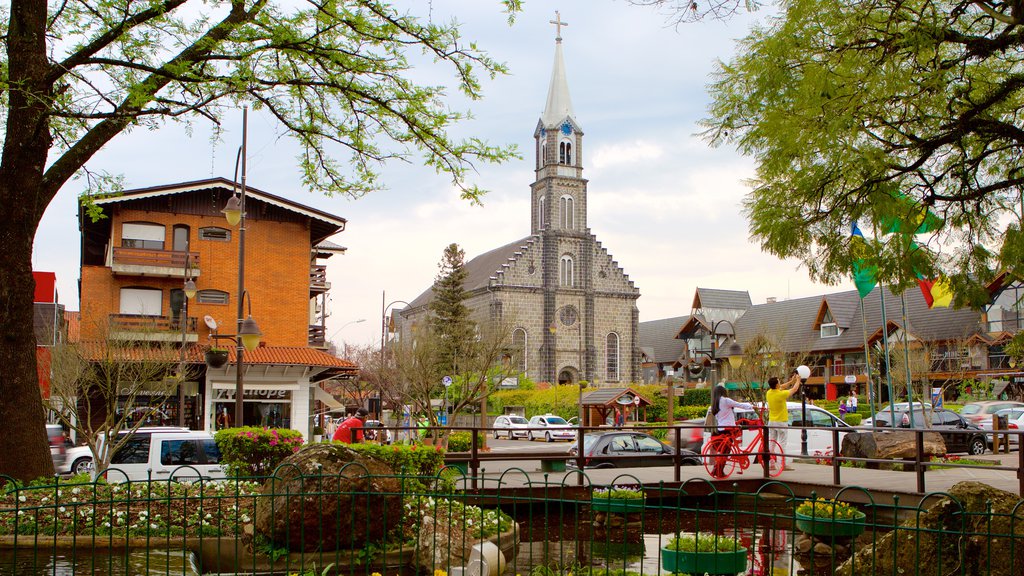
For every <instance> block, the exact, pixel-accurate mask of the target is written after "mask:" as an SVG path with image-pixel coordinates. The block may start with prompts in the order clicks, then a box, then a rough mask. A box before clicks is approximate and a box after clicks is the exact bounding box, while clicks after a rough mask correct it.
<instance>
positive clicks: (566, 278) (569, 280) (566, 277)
mask: <svg viewBox="0 0 1024 576" xmlns="http://www.w3.org/2000/svg"><path fill="white" fill-rule="evenodd" d="M573 268H574V263H573V259H572V256H569V255H568V254H566V255H565V256H562V259H561V260H560V261H559V263H558V283H559V285H561V286H567V287H569V288H572V287H573V286H575V285H576V284H575V282H574V280H575V278H574V275H573Z"/></svg>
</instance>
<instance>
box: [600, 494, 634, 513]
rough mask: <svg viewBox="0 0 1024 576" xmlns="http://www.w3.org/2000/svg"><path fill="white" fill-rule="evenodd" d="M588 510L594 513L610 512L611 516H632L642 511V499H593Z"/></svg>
mask: <svg viewBox="0 0 1024 576" xmlns="http://www.w3.org/2000/svg"><path fill="white" fill-rule="evenodd" d="M590 509H591V510H593V511H595V512H611V513H613V514H633V513H636V512H643V511H644V499H643V498H629V499H625V498H593V499H591V500H590Z"/></svg>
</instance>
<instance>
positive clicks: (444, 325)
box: [430, 244, 476, 377]
mask: <svg viewBox="0 0 1024 576" xmlns="http://www.w3.org/2000/svg"><path fill="white" fill-rule="evenodd" d="M465 259H466V252H465V251H464V250H462V248H459V245H458V244H449V245H448V246H447V247H446V248H445V249H444V256H442V258H441V262H440V264H438V268H439V270H438V273H437V278H436V279H435V280H434V294H433V298H431V300H430V311H431V312H432V313H433V314H432V315H431V317H430V330H431V332H433V333H434V335H435V336H436V337H437V346H438V352H437V362H438V364H439V368H440V370H441V371H442V372H446V373H447V374H448V375H450V376H453V377H454V376H456V375H458V374H461V373H462V372H463V371H464V368H465V366H464V365H465V364H466V362H467V360H466V359H467V358H468V357H469V356H470V348H471V347H472V345H473V341H474V339H475V337H476V324H475V323H474V322H473V320H472V319H471V318H470V317H469V307H468V306H466V297H467V296H468V295H467V294H466V288H465V283H466V276H467V274H468V273H467V271H466V267H465V262H464V261H465Z"/></svg>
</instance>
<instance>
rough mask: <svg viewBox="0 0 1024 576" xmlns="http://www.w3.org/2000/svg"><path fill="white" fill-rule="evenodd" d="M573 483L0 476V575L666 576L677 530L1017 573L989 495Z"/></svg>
mask: <svg viewBox="0 0 1024 576" xmlns="http://www.w3.org/2000/svg"><path fill="white" fill-rule="evenodd" d="M570 474H571V475H572V476H582V477H583V479H584V482H583V483H582V485H577V484H576V483H575V482H560V481H557V479H555V480H552V479H551V478H545V479H544V480H541V481H535V480H533V479H532V478H531V477H530V476H529V475H528V474H526V473H525V472H523V471H521V470H509V471H506V472H505V473H503V474H502V475H501V477H500V478H498V479H497V481H496V482H495V487H494V488H491V489H486V490H483V489H482V490H468V489H466V481H465V478H464V477H463V476H462V474H461V473H459V472H456V471H453V470H452V469H450V468H445V469H442V470H440V471H439V472H438V473H437V474H436V475H434V476H427V477H423V476H408V475H404V474H402V471H395V473H393V474H369V472H368V470H367V468H366V467H364V466H363V465H361V464H350V465H348V466H346V467H344V468H342V469H341V470H340V471H339V472H338V473H337V474H324V475H308V474H302V473H300V472H299V471H298V469H296V468H295V467H293V466H289V465H285V466H283V467H280V468H278V470H277V472H276V474H275V476H273V477H269V478H252V479H245V480H242V479H230V480H224V481H207V482H197V483H185V482H174V481H164V480H161V481H147V482H135V483H125V484H117V485H113V484H106V483H104V482H102V481H100V482H95V483H92V482H76V483H68V482H62V481H59V480H58V481H55V482H54V483H53V484H51V485H31V486H19V485H17V484H16V483H14V482H13V481H12V480H11V479H9V478H0V484H3V485H4V486H5V488H3V489H2V490H0V574H2V575H5V576H6V575H8V574H18V575H19V576H21V575H30V574H68V575H74V574H102V575H106V576H115V575H122V574H154V575H155V574H168V575H169V574H179V575H186V574H188V575H193V574H214V573H216V574H281V575H285V574H287V575H293V574H299V575H303V576H312V575H314V574H315V575H317V576H322V575H324V574H348V575H356V574H358V575H363V576H371V575H373V574H381V575H387V576H392V575H401V574H415V573H419V574H435V575H437V574H438V572H437V571H442V572H443V573H445V574H448V575H452V576H456V575H463V576H465V575H467V574H480V575H481V576H498V575H499V574H503V575H509V576H511V575H523V574H531V575H534V576H569V575H570V574H571V575H573V576H576V575H581V574H585V575H589V576H624V575H639V576H642V575H644V574H659V575H660V574H662V573H669V572H681V571H682V570H680V569H679V568H678V567H676V568H666V566H665V564H664V562H665V561H666V559H667V555H665V553H664V552H663V550H664V549H665V548H668V547H670V543H671V542H672V541H673V539H674V538H675V536H676V535H677V534H680V535H684V536H685V535H686V534H690V535H696V539H697V541H698V545H700V543H701V542H703V543H704V544H705V545H715V546H717V547H718V549H719V550H722V549H730V550H731V549H732V548H731V547H730V546H727V545H726V544H727V543H728V542H729V541H730V540H735V542H736V543H737V544H738V546H739V548H740V550H739V551H738V553H739V556H740V562H741V566H742V568H740V571H742V573H744V574H751V575H753V574H757V575H766V574H779V573H786V574H798V573H799V574H807V575H808V576H818V575H825V574H829V575H831V574H839V575H853V574H873V575H879V576H881V575H884V576H915V575H935V576H939V575H942V576H947V575H968V574H970V575H975V574H978V575H983V576H996V575H999V576H1001V575H1016V574H1021V573H1024V510H1022V509H1021V502H1020V501H1019V500H1018V499H1017V498H1015V497H1008V496H1007V495H1005V493H999V492H998V491H994V490H991V489H986V488H985V487H983V486H982V487H973V486H968V487H963V488H962V489H960V488H958V489H957V490H954V491H953V493H950V494H942V493H936V494H927V495H924V496H923V497H922V498H920V499H919V500H914V501H911V502H908V501H907V500H908V499H907V498H905V497H902V498H901V497H899V496H890V497H883V496H879V495H878V494H877V493H876V492H874V491H873V490H870V489H866V488H860V487H845V488H842V489H839V490H837V491H827V495H828V497H829V499H830V502H827V503H825V504H823V506H830V507H829V508H819V509H818V512H817V513H810V515H809V516H808V515H802V514H801V512H810V511H809V510H806V509H805V508H807V506H808V505H807V504H805V502H807V501H814V500H816V499H817V498H818V497H819V496H820V495H821V494H820V493H815V492H811V493H809V494H807V495H805V496H800V495H798V494H797V492H796V491H795V490H794V489H793V488H792V487H791V486H789V485H788V484H786V483H784V482H775V481H773V482H766V483H763V484H762V485H760V486H759V487H757V488H756V489H753V490H740V489H737V488H736V487H735V486H733V485H729V484H714V483H711V482H708V481H707V480H691V481H688V482H684V483H681V484H671V483H668V482H665V481H660V482H655V483H646V484H645V483H643V482H641V481H640V480H639V479H638V478H637V477H636V476H634V475H631V474H619V475H616V476H614V477H612V478H609V479H608V480H607V481H604V482H601V483H596V482H594V481H592V480H591V478H590V473H588V472H583V473H578V472H572V473H570ZM568 477H569V475H567V476H566V477H565V479H568ZM412 487H417V488H416V489H412ZM609 488H612V489H613V490H614V491H609ZM836 502H839V503H843V505H842V506H836V505H835V503H836ZM847 507H848V508H847ZM823 511H827V513H826V512H823ZM701 573H703V570H702V571H701Z"/></svg>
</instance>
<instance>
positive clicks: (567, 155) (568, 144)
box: [563, 142, 572, 166]
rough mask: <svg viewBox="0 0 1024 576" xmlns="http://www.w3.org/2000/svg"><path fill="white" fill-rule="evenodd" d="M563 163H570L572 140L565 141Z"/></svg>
mask: <svg viewBox="0 0 1024 576" xmlns="http://www.w3.org/2000/svg"><path fill="white" fill-rule="evenodd" d="M563 164H568V165H570V166H571V165H572V142H566V143H565V162H563Z"/></svg>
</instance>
